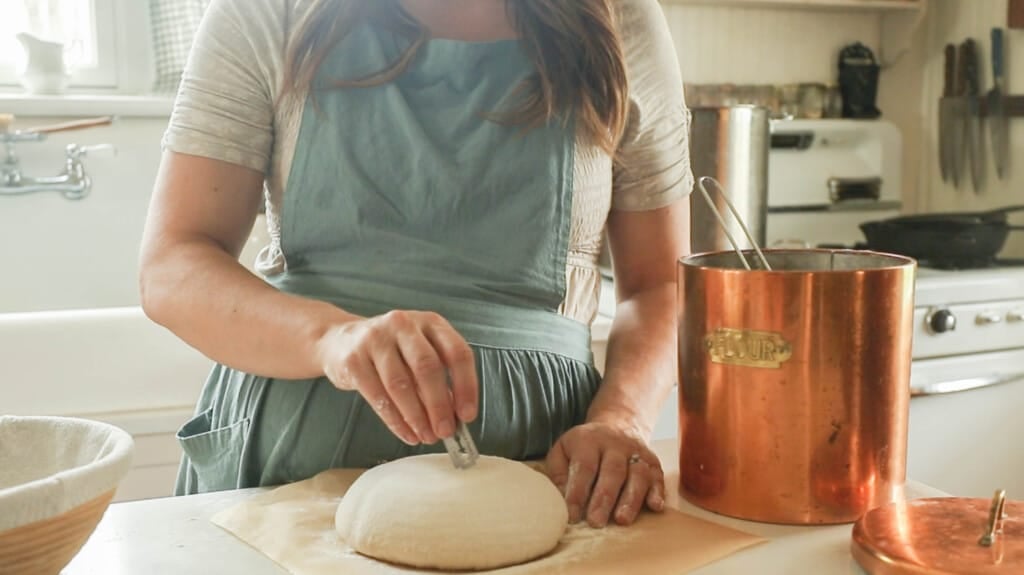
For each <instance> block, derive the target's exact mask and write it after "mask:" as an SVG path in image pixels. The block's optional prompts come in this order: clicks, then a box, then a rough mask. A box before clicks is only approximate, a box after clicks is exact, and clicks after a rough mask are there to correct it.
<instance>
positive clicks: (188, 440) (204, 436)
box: [177, 408, 251, 492]
mask: <svg viewBox="0 0 1024 575" xmlns="http://www.w3.org/2000/svg"><path fill="white" fill-rule="evenodd" d="M212 413H213V408H210V409H207V410H206V411H204V412H202V413H200V414H199V415H197V416H195V417H193V418H192V419H190V420H189V421H188V422H187V423H185V425H183V426H181V429H179V430H178V434H177V437H178V443H179V444H180V445H181V448H182V450H183V451H184V452H185V456H186V457H188V460H189V463H190V464H191V466H192V469H193V470H194V471H195V474H196V479H197V481H198V487H199V491H200V492H208V491H223V490H226V489H236V488H237V487H238V480H239V477H238V474H239V470H240V469H241V464H242V451H243V449H244V447H245V441H246V438H247V437H248V435H249V423H250V421H251V419H250V418H248V417H246V418H245V419H242V420H239V421H237V422H235V423H232V424H231V425H228V426H226V427H218V428H217V429H212V427H213V420H212V417H211V416H212Z"/></svg>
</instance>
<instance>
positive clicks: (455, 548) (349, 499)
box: [334, 454, 569, 570]
mask: <svg viewBox="0 0 1024 575" xmlns="http://www.w3.org/2000/svg"><path fill="white" fill-rule="evenodd" d="M568 522H569V513H568V510H567V509H566V505H565V500H564V499H563V498H562V495H561V493H560V492H559V491H558V488H556V487H555V486H554V484H553V483H551V480H550V479H548V478H547V476H545V475H543V474H541V473H539V472H537V471H534V470H533V469H531V468H529V467H527V466H526V465H525V464H523V463H520V462H518V461H512V460H509V459H503V458H500V457H490V456H484V455H481V456H480V458H479V459H478V460H477V462H476V465H474V466H473V467H472V468H470V469H456V468H455V467H453V466H452V461H451V459H450V458H449V457H448V455H447V454H431V455H417V456H414V457H407V458H404V459H399V460H396V461H392V462H390V463H385V464H384V465H381V466H378V467H374V468H373V469H370V470H369V471H367V472H366V473H364V474H362V475H361V476H359V478H358V479H357V480H356V481H355V483H353V484H352V487H350V488H349V490H348V492H347V493H346V494H345V497H344V498H343V499H342V500H341V504H340V505H338V510H337V513H336V514H335V516H334V525H335V527H336V528H337V530H338V532H339V533H340V534H341V536H342V538H344V539H345V541H346V542H347V543H348V544H349V545H350V546H351V547H352V548H353V549H354V550H356V551H357V552H359V553H361V554H363V555H367V556H369V557H373V558H375V559H380V560H383V561H388V562H391V563H398V564H402V565H409V566H412V567H421V568H433V569H453V570H455V569H461V570H466V569H490V568H495V567H504V566H507V565H514V564H517V563H524V562H526V561H530V560H532V559H536V558H538V557H540V556H542V555H545V554H546V553H548V552H549V551H551V550H552V549H554V548H555V547H556V546H557V545H558V542H559V540H560V539H561V537H562V535H563V534H564V533H565V530H566V528H567V527H568Z"/></svg>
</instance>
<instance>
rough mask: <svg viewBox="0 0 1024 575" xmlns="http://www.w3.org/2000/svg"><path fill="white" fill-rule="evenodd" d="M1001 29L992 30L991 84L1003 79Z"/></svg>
mask: <svg viewBox="0 0 1024 575" xmlns="http://www.w3.org/2000/svg"><path fill="white" fill-rule="evenodd" d="M1003 66H1004V61H1003V29H1002V28H993V29H992V80H993V83H996V82H1000V81H1002V79H1003V70H1004V68H1003Z"/></svg>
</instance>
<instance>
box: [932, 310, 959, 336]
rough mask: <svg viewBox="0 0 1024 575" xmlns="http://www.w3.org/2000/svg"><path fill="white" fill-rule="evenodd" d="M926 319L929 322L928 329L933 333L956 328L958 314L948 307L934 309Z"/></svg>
mask: <svg viewBox="0 0 1024 575" xmlns="http://www.w3.org/2000/svg"><path fill="white" fill-rule="evenodd" d="M925 321H926V322H927V323H928V331H930V332H932V333H946V332H948V331H954V330H956V316H955V315H953V312H951V311H949V310H948V309H940V310H936V311H933V312H932V313H931V314H930V315H929V316H928V318H927V319H926V320H925Z"/></svg>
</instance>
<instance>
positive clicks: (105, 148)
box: [64, 144, 117, 160]
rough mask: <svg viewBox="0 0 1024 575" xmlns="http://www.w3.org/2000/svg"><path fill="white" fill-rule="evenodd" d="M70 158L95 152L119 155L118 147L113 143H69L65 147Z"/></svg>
mask: <svg viewBox="0 0 1024 575" xmlns="http://www.w3.org/2000/svg"><path fill="white" fill-rule="evenodd" d="M64 151H65V153H66V154H67V157H68V159H69V160H78V159H80V158H84V157H85V156H89V155H93V154H97V153H100V154H105V155H110V156H116V155H117V147H116V146H114V145H113V144H95V145H92V146H80V145H78V144H68V145H67V147H66V148H65V149H64Z"/></svg>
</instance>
